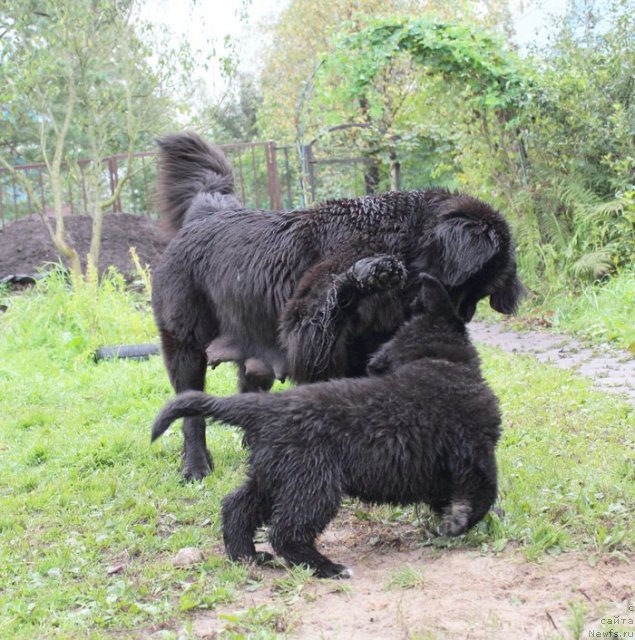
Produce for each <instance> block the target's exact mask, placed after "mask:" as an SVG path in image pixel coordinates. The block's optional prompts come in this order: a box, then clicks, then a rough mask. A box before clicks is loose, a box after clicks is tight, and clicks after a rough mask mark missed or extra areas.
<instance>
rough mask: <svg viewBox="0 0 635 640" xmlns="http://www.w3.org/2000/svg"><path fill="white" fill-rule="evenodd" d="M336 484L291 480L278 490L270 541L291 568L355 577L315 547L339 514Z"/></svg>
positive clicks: (323, 480)
mask: <svg viewBox="0 0 635 640" xmlns="http://www.w3.org/2000/svg"><path fill="white" fill-rule="evenodd" d="M318 472H319V471H318ZM318 485H319V486H318ZM335 485H337V482H334V483H333V484H330V483H329V482H328V481H327V478H320V480H319V481H318V482H311V481H310V480H309V481H308V482H307V480H306V478H301V477H300V478H299V477H297V476H296V477H293V478H290V479H289V482H288V485H287V486H283V487H279V488H278V496H280V498H279V499H276V502H275V504H274V507H273V515H272V518H271V522H270V524H269V542H270V543H271V546H272V547H273V550H274V551H275V552H276V554H278V555H280V556H281V557H282V558H284V560H285V561H286V562H287V563H289V564H290V565H303V566H306V567H308V568H310V569H312V570H313V572H314V573H315V575H316V576H317V577H318V578H350V577H351V576H352V575H353V574H352V571H351V570H350V569H348V568H347V567H345V566H344V565H342V564H336V563H335V562H332V561H331V560H329V559H328V558H327V557H326V556H324V555H322V554H321V553H320V552H319V551H318V550H317V549H316V548H315V539H316V538H317V536H318V535H319V534H320V533H322V531H324V529H326V527H327V525H328V523H329V522H330V521H331V520H332V519H333V518H334V517H335V516H336V515H337V511H338V508H339V505H340V501H341V495H340V494H339V492H337V491H335V490H334V486H335Z"/></svg>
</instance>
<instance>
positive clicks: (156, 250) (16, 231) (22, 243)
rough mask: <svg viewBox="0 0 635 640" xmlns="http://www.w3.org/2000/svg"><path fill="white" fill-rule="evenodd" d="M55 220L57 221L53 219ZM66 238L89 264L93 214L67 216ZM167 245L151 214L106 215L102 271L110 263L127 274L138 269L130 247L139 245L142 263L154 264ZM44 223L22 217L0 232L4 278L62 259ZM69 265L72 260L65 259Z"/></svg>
mask: <svg viewBox="0 0 635 640" xmlns="http://www.w3.org/2000/svg"><path fill="white" fill-rule="evenodd" d="M51 223H52V224H54V221H53V220H52V219H51ZM64 226H65V229H66V237H67V238H68V242H69V243H70V244H71V245H72V246H73V247H75V249H76V250H77V252H78V253H79V256H80V258H81V261H82V265H84V266H85V263H86V254H87V253H88V250H89V248H90V237H91V228H92V219H91V218H90V217H89V216H79V215H70V216H66V217H65V218H64ZM166 244H167V237H166V235H165V234H164V232H163V231H162V229H161V227H160V225H159V224H158V223H157V222H155V221H154V220H152V219H151V218H149V217H147V216H134V215H129V214H126V213H119V214H108V215H105V216H104V225H103V231H102V238H101V252H100V257H99V271H100V273H102V272H103V271H105V270H106V269H107V268H108V267H109V266H110V265H113V266H114V267H116V268H117V269H118V270H119V271H120V272H121V273H123V274H132V273H134V271H135V268H134V265H133V263H132V259H131V258H130V247H135V249H136V251H137V254H138V256H139V259H140V261H141V264H142V265H149V266H150V268H152V267H154V266H155V265H156V263H157V261H158V259H159V257H160V256H161V253H162V252H163V249H164V248H165V245H166ZM59 260H60V256H59V254H58V253H57V252H56V250H55V247H54V246H53V242H52V241H51V238H50V236H49V233H48V231H47V229H46V227H45V226H44V223H43V222H42V220H40V218H38V217H28V218H22V219H20V220H17V221H15V222H12V223H11V224H8V225H7V226H6V227H5V228H4V230H1V231H0V278H2V277H4V276H8V275H15V274H33V273H36V272H37V271H38V270H39V269H41V268H42V267H46V264H47V263H51V262H55V263H57V262H59ZM62 261H63V262H64V263H65V264H66V265H68V261H67V260H66V259H63V260H62Z"/></svg>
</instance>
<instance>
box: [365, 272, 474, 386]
mask: <svg viewBox="0 0 635 640" xmlns="http://www.w3.org/2000/svg"><path fill="white" fill-rule="evenodd" d="M416 280H417V283H418V287H419V288H418V292H417V294H416V295H415V297H414V300H413V301H412V303H411V311H412V317H411V318H410V320H408V321H407V322H406V323H405V324H403V325H402V326H401V327H400V328H399V330H398V331H397V332H396V333H395V335H394V336H393V337H392V338H391V339H390V340H389V341H388V342H386V343H385V344H384V345H383V346H382V347H381V348H380V349H379V350H378V351H377V352H376V353H375V354H374V355H373V356H372V358H371V359H370V361H369V363H368V366H367V371H368V373H369V374H371V375H381V374H385V373H389V372H391V371H394V370H395V369H397V368H398V367H400V366H402V365H404V364H407V363H409V362H413V361H415V360H421V359H422V358H438V359H444V360H450V361H452V362H467V361H471V360H474V359H478V355H477V354H476V350H475V349H474V347H473V346H472V344H471V343H470V340H469V338H468V336H467V333H466V331H465V323H464V322H463V320H462V319H461V318H460V317H459V316H458V315H457V313H456V311H455V308H454V305H453V303H452V300H451V299H450V295H449V293H448V291H447V290H446V288H445V287H444V286H443V284H442V283H441V282H439V280H437V279H436V278H434V277H433V276H431V275H429V274H427V273H420V274H418V275H417V278H416Z"/></svg>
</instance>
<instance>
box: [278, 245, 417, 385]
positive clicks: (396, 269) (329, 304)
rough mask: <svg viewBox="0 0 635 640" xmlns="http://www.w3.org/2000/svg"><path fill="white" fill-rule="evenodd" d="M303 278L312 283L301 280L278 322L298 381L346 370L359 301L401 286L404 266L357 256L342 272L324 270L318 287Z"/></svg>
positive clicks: (387, 258)
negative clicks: (296, 292) (323, 284)
mask: <svg viewBox="0 0 635 640" xmlns="http://www.w3.org/2000/svg"><path fill="white" fill-rule="evenodd" d="M319 268H320V267H318V269H319ZM307 277H308V278H307V279H308V280H309V282H311V283H312V286H310V287H309V286H302V283H301V284H300V286H299V287H298V290H299V294H298V295H294V297H293V298H292V299H291V300H290V301H289V303H288V304H287V307H286V309H285V312H284V314H283V318H282V324H281V326H282V329H281V338H282V342H283V344H284V346H285V347H286V350H287V356H288V364H289V375H290V377H291V378H292V379H293V380H295V381H296V382H300V383H302V382H314V381H317V380H326V379H328V378H332V377H335V376H341V375H345V374H346V372H347V365H348V360H349V354H348V349H349V345H350V337H351V334H352V332H353V331H354V329H355V323H356V321H357V320H358V304H359V302H360V301H361V300H362V299H364V298H365V297H367V296H369V295H371V294H373V293H377V292H380V291H386V290H390V289H397V288H402V287H403V286H404V283H405V281H406V269H405V267H404V265H403V263H402V262H401V261H400V260H398V259H397V258H395V257H394V256H390V255H378V256H370V257H366V258H361V259H360V260H357V261H356V262H355V263H353V264H352V265H351V266H350V267H349V268H348V269H346V270H345V271H344V272H342V273H336V274H333V273H330V274H328V279H326V280H327V284H326V286H320V284H321V283H319V282H318V281H316V280H317V279H316V278H315V277H314V276H313V274H311V273H309V274H307ZM323 280H324V279H323Z"/></svg>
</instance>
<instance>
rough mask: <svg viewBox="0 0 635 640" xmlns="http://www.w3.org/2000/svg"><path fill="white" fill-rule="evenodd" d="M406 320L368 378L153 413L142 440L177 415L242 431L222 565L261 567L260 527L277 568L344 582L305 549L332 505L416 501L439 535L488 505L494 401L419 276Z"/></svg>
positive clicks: (460, 327)
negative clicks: (243, 476)
mask: <svg viewBox="0 0 635 640" xmlns="http://www.w3.org/2000/svg"><path fill="white" fill-rule="evenodd" d="M413 311H414V314H415V315H414V316H413V317H412V319H410V320H409V321H407V322H406V323H405V324H404V325H402V327H401V328H400V329H399V330H398V331H397V333H396V334H395V335H394V337H393V338H392V339H391V340H390V341H389V342H387V343H386V344H385V345H383V347H381V348H380V349H379V350H378V351H377V352H376V353H375V355H374V356H373V357H372V358H371V360H370V363H369V365H368V370H369V373H370V374H371V375H370V376H369V377H363V378H352V379H351V378H346V379H340V380H332V381H329V382H321V383H313V384H307V385H301V386H299V387H297V388H295V389H291V390H288V391H285V392H282V393H275V394H268V393H245V394H242V395H237V396H232V397H228V398H216V397H213V396H209V395H206V394H204V393H202V392H196V391H189V392H185V393H183V394H180V395H179V396H177V397H176V399H174V400H172V401H171V402H169V403H168V404H167V405H166V406H165V407H164V408H163V409H162V411H161V412H160V413H159V415H158V417H157V418H156V420H155V422H154V425H153V427H152V439H153V440H154V439H156V438H158V437H159V436H160V435H161V434H162V433H163V432H164V431H165V430H166V429H167V428H168V426H169V425H170V424H171V423H172V422H173V421H174V420H176V419H177V418H179V417H182V416H203V415H205V416H211V417H212V418H214V419H215V420H220V421H223V422H226V423H228V424H231V425H236V426H239V427H241V428H242V429H243V430H244V432H245V436H246V439H247V440H248V443H249V447H250V455H249V468H248V471H247V476H248V478H247V480H246V482H245V483H244V484H243V485H242V486H241V487H240V488H238V489H237V490H236V491H234V492H233V493H231V494H229V495H228V496H226V497H225V498H224V499H223V503H222V520H223V536H224V540H225V546H226V549H227V553H228V555H229V557H230V558H232V559H233V560H247V561H252V560H253V561H259V560H263V559H270V556H269V557H268V556H267V555H266V554H258V553H257V552H256V549H255V547H254V541H253V538H254V534H255V532H256V529H257V528H258V527H259V526H261V525H263V524H268V525H269V540H270V542H271V545H272V547H273V550H274V551H275V553H276V554H279V555H280V556H281V557H282V558H284V560H286V561H287V562H288V563H290V564H302V565H306V566H308V567H310V568H311V569H313V570H314V572H315V573H316V574H317V575H318V576H321V577H335V576H340V577H347V576H348V575H350V574H349V572H348V570H347V569H346V567H344V566H342V565H340V564H335V563H333V562H332V561H331V560H329V559H328V558H326V557H325V556H323V555H322V554H320V553H319V552H318V551H317V550H316V548H315V538H316V537H317V536H318V535H319V534H320V533H321V532H322V531H323V530H324V529H325V527H326V526H327V525H328V523H329V522H330V521H331V520H332V519H333V518H334V517H335V515H336V514H337V511H338V509H339V506H340V503H341V500H342V497H343V496H344V495H348V496H352V497H355V498H359V499H361V500H364V501H366V502H375V503H391V504H402V505H405V504H412V503H418V502H426V503H427V504H429V505H431V506H432V508H433V509H434V510H435V511H437V512H439V513H440V514H442V517H443V520H442V532H443V533H446V534H449V535H459V534H461V533H463V532H464V531H466V530H467V529H468V528H469V527H471V526H472V525H474V524H475V523H476V522H478V521H479V520H480V519H481V518H482V517H483V516H484V515H485V514H486V513H487V511H488V510H489V508H490V507H491V505H492V504H493V502H494V500H495V498H496V458H495V447H496V442H497V440H498V437H499V431H500V415H499V411H498V402H497V400H496V397H495V396H494V394H493V393H492V392H491V391H490V389H489V388H488V386H487V384H486V383H485V381H484V380H483V378H482V376H481V372H480V366H479V359H478V355H477V353H476V350H475V349H474V347H473V346H472V345H471V343H470V341H469V338H468V336H467V334H466V331H465V326H464V324H463V322H462V321H461V320H460V319H459V318H458V317H457V316H456V315H455V314H454V310H453V308H452V305H451V303H450V299H449V297H448V295H447V292H446V291H445V289H444V288H443V286H441V284H439V283H438V281H436V280H435V279H434V278H431V277H429V276H422V277H421V292H420V294H419V296H418V298H417V299H416V300H415V303H414V310H413Z"/></svg>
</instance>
